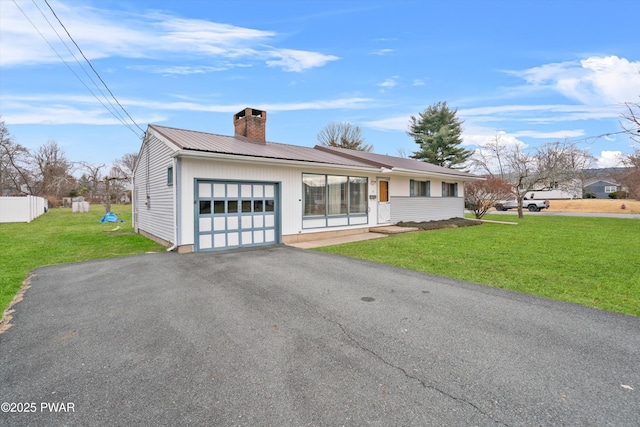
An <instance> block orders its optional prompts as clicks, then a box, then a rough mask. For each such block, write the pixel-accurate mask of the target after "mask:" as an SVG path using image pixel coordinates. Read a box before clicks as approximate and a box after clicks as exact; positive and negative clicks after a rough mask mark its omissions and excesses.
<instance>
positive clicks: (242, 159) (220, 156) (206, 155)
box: [171, 150, 380, 173]
mask: <svg viewBox="0 0 640 427" xmlns="http://www.w3.org/2000/svg"><path fill="white" fill-rule="evenodd" d="M171 157H176V158H177V157H180V158H194V159H217V160H229V161H235V162H239V163H261V164H267V165H283V166H304V167H314V168H327V169H343V170H344V169H348V170H354V171H362V172H372V173H375V172H378V171H379V170H380V169H379V168H376V167H372V166H367V165H362V166H356V165H341V164H332V163H322V162H313V161H304V160H288V159H274V158H271V157H256V156H243V155H238V154H224V153H211V152H203V151H195V150H178V151H176V152H174V153H173V154H172V155H171Z"/></svg>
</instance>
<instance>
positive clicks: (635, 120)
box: [622, 102, 640, 142]
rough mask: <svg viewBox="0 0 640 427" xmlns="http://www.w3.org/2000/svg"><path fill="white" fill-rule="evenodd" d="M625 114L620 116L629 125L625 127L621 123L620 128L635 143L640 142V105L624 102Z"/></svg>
mask: <svg viewBox="0 0 640 427" xmlns="http://www.w3.org/2000/svg"><path fill="white" fill-rule="evenodd" d="M625 106H626V107H627V112H626V113H625V114H623V115H622V118H623V119H625V120H626V121H627V122H629V124H628V125H627V126H625V124H624V122H623V123H622V128H623V129H624V130H625V131H626V132H627V133H628V134H629V135H630V136H631V139H633V140H634V141H636V142H640V104H634V103H632V102H626V103H625Z"/></svg>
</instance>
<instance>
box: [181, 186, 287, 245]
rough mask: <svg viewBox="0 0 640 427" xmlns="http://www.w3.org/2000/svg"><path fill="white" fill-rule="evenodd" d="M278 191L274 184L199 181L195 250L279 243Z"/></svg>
mask: <svg viewBox="0 0 640 427" xmlns="http://www.w3.org/2000/svg"><path fill="white" fill-rule="evenodd" d="M278 189H279V187H278V183H274V182H243V181H213V180H198V181H197V182H196V196H195V202H196V203H195V204H196V209H195V210H194V211H195V216H196V218H195V233H196V239H195V250H196V251H211V250H221V249H229V248H242V247H249V246H259V245H269V244H274V243H280V241H281V234H280V230H279V227H278V225H279V223H280V221H279V216H278V215H279V213H278V212H279V205H280V203H279V191H278Z"/></svg>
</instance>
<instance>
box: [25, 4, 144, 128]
mask: <svg viewBox="0 0 640 427" xmlns="http://www.w3.org/2000/svg"><path fill="white" fill-rule="evenodd" d="M13 4H15V5H16V7H17V8H18V9H19V10H20V12H22V14H23V15H24V17H25V18H26V19H27V21H29V23H30V24H31V25H32V26H33V28H34V29H35V30H36V31H37V32H38V34H40V37H42V39H43V40H44V41H45V43H47V44H48V45H49V47H50V48H51V50H53V52H54V53H55V54H56V55H57V56H58V58H60V60H61V61H62V62H63V63H64V65H66V66H67V68H68V69H69V71H71V72H72V73H73V75H74V76H76V78H77V79H78V81H80V83H82V85H83V86H84V87H85V88H86V89H87V90H88V91H89V92H90V93H91V95H93V96H94V98H96V99H97V100H98V102H99V103H100V104H102V106H103V107H105V109H107V111H109V113H111V115H113V116H114V117H115V118H116V120H118V121H119V122H120V123H122V124H123V125H124V126H126V127H127V128H128V129H129V130H131V132H133V133H134V134H135V135H136V136H137V137H138V138H141V136H140V135H139V134H138V133H137V132H136V131H135V130H134V129H133V128H132V127H131V126H130V125H129V124H128V123H126V122H125V121H123V120H122V119H121V118H120V117H118V116H116V115H115V114H114V113H113V111H111V110H110V109H109V107H107V106H106V105H105V103H104V102H102V100H101V99H100V98H99V97H98V96H97V95H96V94H95V93H94V92H93V91H92V90H91V88H90V87H89V86H87V84H86V83H85V82H84V81H83V80H82V78H80V76H79V75H78V74H77V73H76V72H75V71H74V70H73V68H71V66H70V65H69V63H68V62H67V61H65V59H64V58H63V57H62V56H61V55H60V53H59V52H58V51H57V50H56V48H55V47H54V46H53V45H52V44H51V43H49V40H47V38H46V37H45V35H44V34H42V32H41V31H40V29H39V28H38V26H37V25H36V24H35V23H34V22H33V21H32V20H31V18H29V16H28V15H27V14H26V12H25V11H24V10H22V8H21V7H20V6H19V5H18V4H17V3H16V0H13Z"/></svg>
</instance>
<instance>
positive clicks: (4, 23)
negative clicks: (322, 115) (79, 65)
mask: <svg viewBox="0 0 640 427" xmlns="http://www.w3.org/2000/svg"><path fill="white" fill-rule="evenodd" d="M17 4H18V5H19V7H20V9H22V11H24V14H26V15H27V17H28V19H27V18H25V16H24V14H23V13H22V12H21V11H20V9H19V8H18V7H16V5H15V4H13V3H9V2H7V4H4V5H3V8H2V14H0V50H1V51H2V56H1V57H0V66H16V65H22V64H47V63H56V62H59V61H60V59H59V57H58V55H56V53H54V52H53V51H52V49H51V48H50V47H49V46H48V45H47V43H46V42H45V41H44V40H43V39H42V37H41V35H40V34H38V32H37V31H36V30H35V29H34V28H33V26H32V24H31V23H30V22H29V20H31V21H32V22H33V24H34V25H35V26H37V27H38V29H39V30H40V32H41V33H42V36H44V37H45V38H46V39H47V41H48V42H49V43H50V44H51V45H52V46H53V47H55V49H56V51H57V52H58V53H59V54H60V55H61V56H62V57H63V58H64V59H65V60H73V58H72V57H71V55H70V54H69V52H68V51H67V48H66V47H65V46H64V45H63V44H62V42H61V41H60V40H59V38H58V35H56V33H55V32H54V30H53V29H52V28H51V26H50V25H49V23H48V22H47V21H46V20H45V18H44V17H43V16H42V13H41V12H40V11H39V10H38V9H37V8H36V7H35V6H34V4H33V3H32V2H28V1H26V0H22V1H18V2H17ZM52 5H53V7H54V10H56V13H57V15H58V16H59V17H60V19H61V20H62V22H63V23H64V24H65V26H66V27H67V29H68V30H69V32H70V33H71V35H72V36H73V38H74V39H75V40H76V42H77V43H78V44H79V46H80V47H81V48H82V49H83V51H84V53H85V55H86V56H87V57H88V58H89V59H97V58H105V57H111V56H115V57H125V58H153V59H162V60H171V59H176V58H182V59H184V58H188V59H189V60H191V61H193V60H198V59H207V60H211V59H212V58H216V59H219V60H223V61H225V63H227V64H226V65H225V67H228V66H229V64H228V62H229V61H231V60H234V61H237V60H244V61H264V62H265V63H266V64H267V65H268V66H272V67H282V68H283V69H284V70H285V71H295V72H300V71H305V70H308V69H310V68H314V67H321V66H324V65H326V64H327V63H328V62H330V61H335V60H337V59H339V58H338V57H337V56H334V55H326V54H322V53H318V52H311V51H303V50H292V49H286V48H275V47H269V46H266V43H267V42H268V41H269V40H271V39H273V38H274V37H275V36H276V35H277V34H276V33H275V32H273V31H263V30H256V29H251V28H243V27H237V26H233V25H228V24H220V23H216V22H211V21H206V20H201V19H185V18H178V17H175V16H171V15H168V14H163V13H158V12H148V13H146V14H131V13H124V12H113V11H109V10H103V9H97V8H93V7H88V6H78V5H76V4H69V5H67V4H65V3H62V2H52ZM41 10H42V12H44V13H45V15H47V18H48V20H49V21H50V22H52V23H54V24H55V25H54V28H56V30H57V32H58V33H59V34H60V36H62V37H63V39H64V40H65V42H66V43H67V44H68V46H69V47H70V48H73V49H72V51H73V52H74V53H75V47H73V45H72V43H71V42H70V41H69V40H68V38H67V36H66V34H65V32H64V30H63V29H62V28H61V27H60V26H58V23H57V21H56V19H55V17H53V16H52V15H51V13H50V12H49V11H48V10H47V9H46V8H42V7H41ZM76 55H78V57H79V54H78V53H76Z"/></svg>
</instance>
